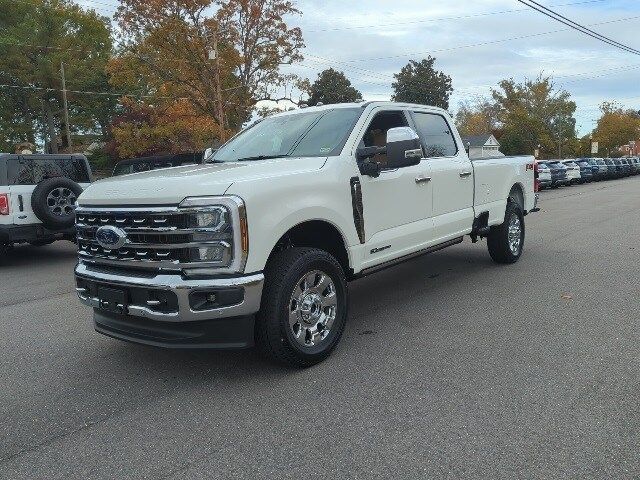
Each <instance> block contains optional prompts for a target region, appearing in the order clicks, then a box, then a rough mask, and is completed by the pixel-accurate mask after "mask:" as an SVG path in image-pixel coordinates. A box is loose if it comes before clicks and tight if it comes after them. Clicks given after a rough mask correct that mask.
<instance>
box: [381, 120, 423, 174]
mask: <svg viewBox="0 0 640 480" xmlns="http://www.w3.org/2000/svg"><path fill="white" fill-rule="evenodd" d="M421 159H422V146H421V145H420V137H418V134H417V133H416V132H415V131H414V130H413V129H412V128H411V127H396V128H390V129H389V130H388V131H387V165H386V166H387V168H402V167H409V166H411V165H417V164H419V163H420V160H421Z"/></svg>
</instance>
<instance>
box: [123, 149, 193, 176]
mask: <svg viewBox="0 0 640 480" xmlns="http://www.w3.org/2000/svg"><path fill="white" fill-rule="evenodd" d="M199 163H202V152H196V153H180V154H175V155H154V156H150V157H137V158H129V159H127V160H122V161H121V162H118V163H117V164H116V166H115V167H114V168H113V176H114V177H117V176H119V175H128V174H130V173H139V172H148V171H149V170H159V169H162V168H171V167H181V166H183V165H197V164H199Z"/></svg>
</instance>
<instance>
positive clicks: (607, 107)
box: [593, 102, 640, 154]
mask: <svg viewBox="0 0 640 480" xmlns="http://www.w3.org/2000/svg"><path fill="white" fill-rule="evenodd" d="M600 111H601V112H602V115H601V117H600V119H599V120H598V126H597V127H596V129H595V131H594V132H593V139H594V141H597V142H599V144H600V149H601V151H605V152H607V153H608V154H612V153H613V152H614V151H615V150H617V149H618V147H621V146H622V145H626V144H627V143H629V141H630V140H637V139H638V138H640V118H638V113H637V112H634V111H632V110H624V109H623V108H622V107H621V106H620V105H618V104H616V103H613V102H604V103H603V104H602V105H601V106H600Z"/></svg>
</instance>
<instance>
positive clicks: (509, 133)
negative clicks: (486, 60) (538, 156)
mask: <svg viewBox="0 0 640 480" xmlns="http://www.w3.org/2000/svg"><path fill="white" fill-rule="evenodd" d="M492 94H493V100H494V103H495V108H496V110H497V112H498V120H499V122H500V129H501V136H500V145H501V148H500V150H501V151H502V152H503V153H505V154H507V155H518V154H527V155H530V154H532V153H533V152H534V150H535V149H536V148H537V147H538V145H541V147H542V156H544V157H545V158H549V157H554V156H557V154H558V146H559V144H561V145H562V146H563V147H568V148H569V150H568V151H567V148H564V151H565V152H566V153H569V154H571V153H575V152H574V151H575V150H576V149H577V148H578V142H577V139H576V120H575V117H574V114H575V111H576V104H575V102H574V101H572V100H571V95H570V94H569V92H567V91H565V90H558V89H556V87H555V86H554V84H553V81H552V80H551V78H550V77H544V76H542V75H540V76H538V77H537V78H536V79H534V80H526V81H525V82H524V83H516V82H515V81H514V80H513V79H508V80H503V81H502V82H500V83H499V88H497V89H493V90H492Z"/></svg>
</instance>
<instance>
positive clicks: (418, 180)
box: [416, 177, 431, 184]
mask: <svg viewBox="0 0 640 480" xmlns="http://www.w3.org/2000/svg"><path fill="white" fill-rule="evenodd" d="M430 181H431V177H416V183H418V184H419V183H427V182H430Z"/></svg>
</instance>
